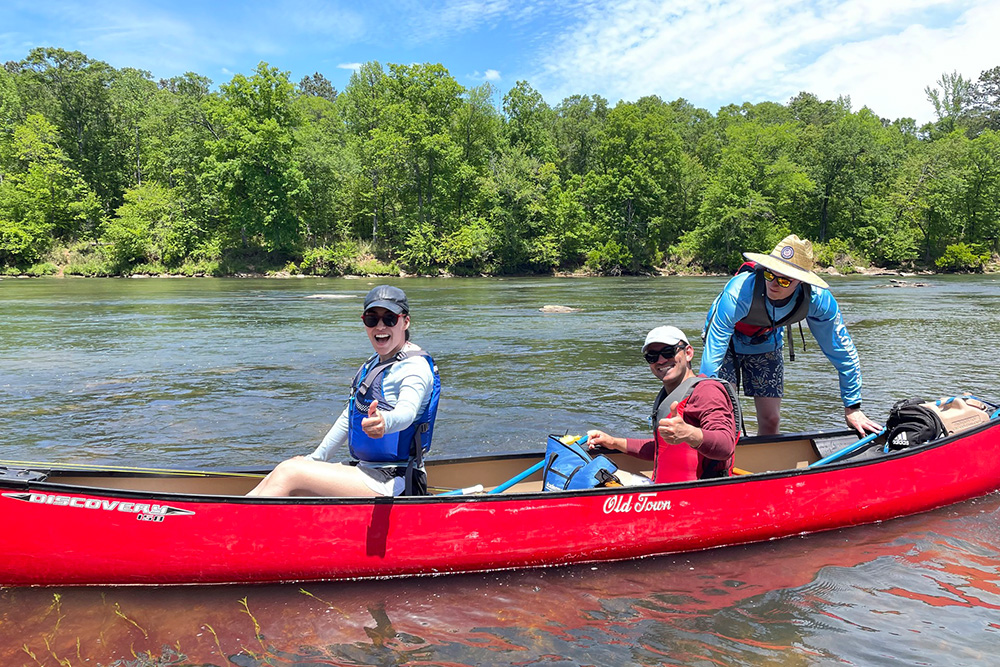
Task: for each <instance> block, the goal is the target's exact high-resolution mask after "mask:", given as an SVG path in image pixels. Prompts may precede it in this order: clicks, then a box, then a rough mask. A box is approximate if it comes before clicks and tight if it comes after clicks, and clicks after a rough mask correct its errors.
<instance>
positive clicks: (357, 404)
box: [347, 349, 441, 467]
mask: <svg viewBox="0 0 1000 667" xmlns="http://www.w3.org/2000/svg"><path fill="white" fill-rule="evenodd" d="M417 356H419V357H423V358H424V359H426V360H427V363H428V364H430V367H431V372H432V373H433V374H434V386H433V389H432V391H431V398H430V400H429V401H428V402H427V407H426V408H425V409H424V411H423V412H421V413H420V414H419V415H417V418H416V419H415V420H414V421H413V423H412V424H410V425H409V426H407V427H406V428H405V429H403V430H402V431H398V432H396V433H386V434H385V435H383V436H382V437H381V438H370V437H368V435H367V434H366V433H365V432H364V429H362V428H361V421H362V420H363V419H365V418H367V417H368V408H369V406H370V405H371V404H372V402H373V401H377V402H378V409H379V410H392V409H393V408H395V407H396V406H395V405H393V404H390V403H389V402H388V400H386V397H385V394H384V393H383V391H382V379H383V376H384V375H385V372H386V371H387V370H389V368H391V367H392V365H393V364H395V363H398V362H400V361H402V360H404V359H407V358H410V357H417ZM440 396H441V379H440V377H439V376H438V370H437V366H436V365H435V364H434V360H433V359H431V356H430V355H429V354H427V353H426V352H424V351H423V350H419V349H414V350H407V351H403V352H399V353H398V354H396V356H394V357H393V358H392V359H390V360H388V361H384V362H381V363H379V356H378V355H377V354H375V355H373V356H372V357H371V358H370V359H368V361H366V362H365V363H364V364H363V365H362V366H361V368H360V369H359V370H358V373H357V375H355V376H354V381H353V382H352V383H351V400H350V402H349V404H348V419H349V421H348V424H349V426H348V434H347V443H348V448H349V450H350V452H351V456H353V457H354V458H356V459H358V460H360V461H365V462H368V463H398V464H400V465H406V464H408V463H409V464H411V465H412V464H413V463H414V462H415V463H416V465H417V466H418V467H419V466H420V465H421V463H422V458H423V454H424V453H426V452H427V450H429V449H430V448H431V436H432V435H433V432H434V419H435V417H437V408H438V401H439V399H440Z"/></svg>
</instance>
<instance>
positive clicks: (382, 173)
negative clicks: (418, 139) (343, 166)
mask: <svg viewBox="0 0 1000 667" xmlns="http://www.w3.org/2000/svg"><path fill="white" fill-rule="evenodd" d="M390 101H391V99H390V94H389V89H388V78H387V77H386V75H385V71H384V70H383V69H382V65H381V64H379V63H378V62H375V61H372V62H368V63H365V64H364V65H362V66H361V67H360V68H359V69H358V70H357V71H355V72H354V73H353V74H351V79H350V82H349V83H348V84H347V87H346V88H345V89H344V92H343V93H342V94H341V95H340V98H339V100H338V102H339V103H343V105H344V107H343V108H344V119H345V123H346V126H347V131H348V137H349V140H348V146H349V148H350V150H351V151H352V152H353V153H354V156H355V160H356V162H357V164H358V165H359V168H360V173H361V176H360V177H359V178H358V179H357V181H356V186H357V189H358V190H357V195H356V199H357V201H358V202H359V209H360V210H359V218H360V219H361V220H362V221H364V223H363V224H367V226H368V227H369V229H370V230H371V232H370V238H371V240H372V242H373V243H378V242H379V240H380V238H381V231H380V227H381V226H382V225H384V224H387V223H388V221H389V220H390V219H391V218H392V217H393V216H394V215H395V212H396V209H397V208H398V206H397V202H398V187H397V183H396V179H397V174H399V173H400V172H401V171H402V170H403V169H404V168H405V158H406V155H405V148H406V146H405V140H404V138H403V137H402V135H400V134H399V133H398V132H397V131H396V130H395V129H394V128H392V127H390V126H389V123H388V121H387V116H388V111H387V109H388V107H389V104H390ZM357 234H358V236H359V237H365V236H369V235H368V234H366V233H365V232H364V231H363V229H362V228H361V227H360V226H359V228H358V230H357Z"/></svg>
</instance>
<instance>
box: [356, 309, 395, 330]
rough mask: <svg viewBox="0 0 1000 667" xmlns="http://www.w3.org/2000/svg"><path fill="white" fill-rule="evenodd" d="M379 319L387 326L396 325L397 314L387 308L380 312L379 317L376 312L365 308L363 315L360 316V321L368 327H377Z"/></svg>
mask: <svg viewBox="0 0 1000 667" xmlns="http://www.w3.org/2000/svg"><path fill="white" fill-rule="evenodd" d="M379 320H382V324H384V325H385V326H387V327H394V326H396V322H399V315H397V314H396V313H393V312H390V311H388V310H387V311H385V312H384V313H382V317H379V315H378V313H376V312H375V311H372V310H366V311H365V313H364V315H362V316H361V321H362V322H364V323H365V326H366V327H368V328H369V329H374V328H375V327H377V326H378V321H379Z"/></svg>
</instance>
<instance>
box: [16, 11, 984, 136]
mask: <svg viewBox="0 0 1000 667" xmlns="http://www.w3.org/2000/svg"><path fill="white" fill-rule="evenodd" d="M998 35H1000V2H998V1H997V0H523V1H520V2H518V1H516V0H390V1H387V2H379V1H377V0H375V1H372V2H346V1H336V0H272V1H270V2H259V1H258V0H247V1H245V2H213V1H212V0H198V1H194V2H191V1H188V0H172V1H170V2H160V1H154V0H130V1H124V0H106V1H104V2H79V1H77V2H65V1H63V0H31V1H24V0H4V2H3V5H2V7H0V61H7V60H20V59H22V58H24V57H25V56H26V55H27V53H28V51H29V50H30V49H32V48H34V47H36V46H57V47H61V48H64V49H69V50H79V51H82V52H83V53H85V54H86V55H87V56H89V57H90V58H93V59H97V60H103V61H105V62H108V63H110V64H111V65H113V66H115V67H137V68H140V69H146V70H149V71H150V72H152V74H153V76H154V77H155V78H167V77H171V76H175V75H180V74H183V73H185V72H188V71H193V72H196V73H198V74H201V75H204V76H207V77H209V78H210V79H212V80H213V81H214V82H215V83H216V84H218V83H223V82H226V81H228V80H229V79H230V78H231V77H232V76H233V74H236V73H243V74H249V73H251V72H252V71H253V69H254V68H255V67H256V65H257V63H258V62H260V61H266V62H268V63H269V64H270V65H272V66H274V67H278V68H279V69H282V70H286V71H289V72H290V73H291V78H292V80H293V81H296V82H297V81H298V80H299V79H301V78H302V77H303V76H305V75H307V74H312V73H313V72H317V71H318V72H320V73H322V74H323V75H324V76H326V77H327V78H328V79H330V80H331V81H332V82H333V84H334V86H335V87H336V88H337V89H339V90H342V89H343V88H344V87H345V86H346V85H347V83H348V80H349V78H350V74H351V72H352V71H353V68H355V67H357V65H358V64H360V63H363V62H366V61H370V60H378V61H380V62H381V63H383V64H386V63H403V64H411V63H417V62H440V63H441V64H443V65H444V66H445V67H446V68H448V70H449V72H451V74H452V76H454V77H455V79H456V80H457V81H458V82H459V83H461V84H462V85H465V86H474V85H479V84H480V83H482V82H483V81H490V82H491V83H493V84H494V85H495V86H496V87H497V89H498V91H499V94H500V95H502V94H503V93H505V92H506V91H507V90H509V89H510V88H511V87H512V86H513V85H514V84H515V83H516V82H517V81H518V80H521V79H523V80H526V81H528V83H530V84H531V85H532V86H533V87H534V88H535V89H537V90H538V91H539V92H541V93H542V95H544V96H545V99H546V100H547V101H548V102H549V103H550V104H553V105H555V104H558V102H559V101H560V100H562V99H563V98H564V97H566V96H567V95H572V94H578V93H579V94H593V93H596V94H599V95H602V96H604V97H606V98H607V99H608V101H609V102H610V103H611V104H612V105H613V104H614V103H616V102H617V101H618V100H621V99H624V100H635V99H638V98H639V97H641V96H643V95H658V96H660V97H661V98H663V99H665V100H673V99H676V98H678V97H684V98H686V99H687V100H689V101H690V102H692V103H693V104H695V105H696V106H699V107H703V108H706V109H708V110H709V111H711V112H712V113H715V112H716V111H718V109H719V107H720V106H723V105H725V104H729V103H737V104H739V103H742V102H745V101H750V102H760V101H764V100H771V101H775V102H780V103H785V102H787V101H788V99H789V98H791V97H792V96H793V95H795V94H797V93H798V92H799V91H803V90H805V91H809V92H812V93H814V94H816V95H818V96H819V97H820V98H821V99H835V98H837V97H838V96H840V95H848V96H850V97H851V100H852V103H853V107H854V108H855V109H859V108H861V107H862V106H868V107H869V108H871V109H872V110H873V111H875V113H877V114H879V115H880V116H883V117H887V118H891V119H892V118H897V117H900V116H910V117H915V118H916V119H917V120H918V121H919V122H924V121H927V120H931V119H932V118H933V109H932V107H931V106H930V104H929V102H927V99H926V95H925V93H924V87H925V86H927V85H934V83H935V82H936V81H937V80H938V79H939V78H940V77H941V75H942V73H944V72H952V71H957V72H959V73H960V74H962V75H964V76H965V77H966V78H969V79H972V80H975V79H978V78H979V75H980V73H981V72H982V71H983V70H986V69H990V68H992V67H996V66H998V65H1000V49H997V48H996V47H995V44H996V43H997V42H998V41H1000V39H998Z"/></svg>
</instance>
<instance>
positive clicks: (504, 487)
mask: <svg viewBox="0 0 1000 667" xmlns="http://www.w3.org/2000/svg"><path fill="white" fill-rule="evenodd" d="M544 467H545V460H544V459H542V460H541V461H539V462H538V463H536V464H535V465H533V466H531V467H530V468H528V469H527V470H525V471H524V472H522V473H520V474H518V475H515V476H514V477H511V478H510V479H508V480H507V481H506V482H504V483H503V484H501V485H500V486H497V487H495V488H493V489H490V490H489V491H487V492H486V493H503V492H504V491H506V490H507V489H509V488H510V487H512V486H514V485H515V484H517V483H518V482H520V481H521V480H523V479H525V478H527V477H530V476H531V475H533V474H535V473H536V472H538V471H539V470H541V469H542V468H544Z"/></svg>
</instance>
